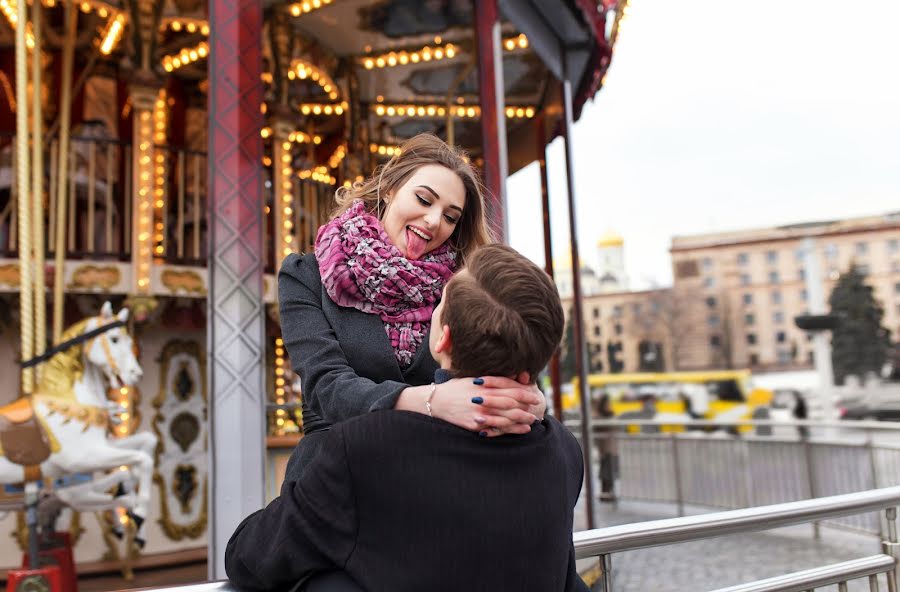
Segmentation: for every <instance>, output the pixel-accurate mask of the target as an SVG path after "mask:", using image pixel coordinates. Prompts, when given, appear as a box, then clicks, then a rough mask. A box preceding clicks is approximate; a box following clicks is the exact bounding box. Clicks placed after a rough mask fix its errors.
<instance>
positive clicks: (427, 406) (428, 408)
mask: <svg viewBox="0 0 900 592" xmlns="http://www.w3.org/2000/svg"><path fill="white" fill-rule="evenodd" d="M436 390H437V385H436V384H435V383H433V382H432V383H431V392H430V393H428V398H427V399H425V411H427V412H428V417H434V415H432V413H431V399H432V398H434V392H435V391H436Z"/></svg>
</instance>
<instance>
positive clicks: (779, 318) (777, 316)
mask: <svg viewBox="0 0 900 592" xmlns="http://www.w3.org/2000/svg"><path fill="white" fill-rule="evenodd" d="M772 320H773V321H775V324H777V325H780V324H781V323H783V322H784V313H783V312H781V311H780V310H777V311H775V313H774V314H773V315H772Z"/></svg>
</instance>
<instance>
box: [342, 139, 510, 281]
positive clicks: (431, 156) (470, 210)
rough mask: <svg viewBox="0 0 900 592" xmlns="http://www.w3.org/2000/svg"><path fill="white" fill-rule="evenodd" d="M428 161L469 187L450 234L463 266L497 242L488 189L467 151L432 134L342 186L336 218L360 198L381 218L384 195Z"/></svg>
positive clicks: (367, 208)
mask: <svg viewBox="0 0 900 592" xmlns="http://www.w3.org/2000/svg"><path fill="white" fill-rule="evenodd" d="M427 164H437V165H441V166H443V167H446V168H448V169H450V170H451V171H453V172H454V173H456V175H457V176H458V177H459V178H460V180H461V181H462V183H463V187H465V190H466V203H465V206H464V207H463V213H462V216H461V217H460V219H459V222H458V223H457V225H456V228H455V229H454V230H453V234H451V235H450V238H449V239H448V243H449V244H450V246H452V247H453V248H454V249H456V252H457V254H458V257H459V263H460V266H462V265H464V264H465V261H466V258H467V257H468V256H469V255H470V254H471V253H472V252H473V251H474V250H475V249H477V248H478V247H481V246H483V245H486V244H489V243H492V242H494V240H493V237H492V236H491V233H490V231H489V230H488V226H487V222H486V221H485V213H484V192H483V190H482V185H481V180H480V179H479V178H478V173H476V172H475V169H474V168H473V167H472V165H471V164H469V161H468V159H467V158H466V155H465V153H464V152H462V151H460V150H457V149H454V148H451V147H450V146H448V145H447V143H446V142H444V141H443V140H441V139H440V138H438V137H437V136H434V135H431V134H419V135H417V136H415V137H413V138H410V139H409V140H407V141H406V142H404V143H403V145H402V146H400V152H399V153H398V154H395V155H394V157H393V158H391V160H390V161H389V162H388V163H387V164H384V165H381V166H379V167H378V168H376V169H375V172H374V173H373V174H372V176H371V177H369V178H368V179H366V180H364V181H358V182H356V183H354V184H353V185H352V186H351V187H341V188H340V189H338V190H337V192H336V194H335V201H336V202H337V209H336V210H335V211H334V213H333V214H332V218H333V217H335V216H339V215H341V214H342V213H344V212H345V211H346V210H347V208H349V207H350V205H351V204H352V203H353V202H354V201H355V200H357V199H361V200H362V201H363V202H365V204H366V211H368V212H369V213H370V214H372V215H375V216H378V217H379V218H380V217H381V215H382V214H383V213H384V210H385V205H384V199H385V197H387V196H388V195H391V194H392V193H394V192H395V191H396V190H397V189H399V188H400V187H402V186H403V184H404V183H406V182H407V181H408V180H409V178H410V177H411V176H412V175H413V173H415V172H416V170H418V169H419V167H422V166H425V165H427Z"/></svg>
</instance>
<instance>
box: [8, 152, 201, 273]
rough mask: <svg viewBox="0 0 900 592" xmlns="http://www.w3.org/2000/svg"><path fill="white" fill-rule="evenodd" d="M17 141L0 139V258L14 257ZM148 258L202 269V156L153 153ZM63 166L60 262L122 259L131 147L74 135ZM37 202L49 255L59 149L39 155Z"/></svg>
mask: <svg viewBox="0 0 900 592" xmlns="http://www.w3.org/2000/svg"><path fill="white" fill-rule="evenodd" d="M14 143H15V136H14V135H10V134H0V256H4V257H16V256H17V254H18V244H17V238H18V237H17V235H18V228H17V221H16V215H17V211H16V197H17V195H18V187H17V186H16V183H17V179H16V175H15V170H16V151H15V150H13V149H12V147H13V145H14ZM154 152H155V162H154V179H153V185H154V192H155V194H154V198H155V199H154V201H155V202H156V204H155V205H156V224H157V226H156V227H155V228H154V235H155V236H156V237H158V240H157V241H156V242H155V244H156V245H157V246H159V247H161V251H156V252H154V255H156V256H157V257H159V258H160V259H163V260H165V261H167V262H170V263H176V264H182V265H205V262H206V252H207V245H206V241H207V228H206V219H207V215H206V207H207V206H206V203H207V199H206V196H207V182H206V176H207V158H206V154H205V153H204V152H198V151H194V150H188V149H184V148H176V147H171V146H156V147H155V148H154ZM68 161H69V162H68V164H67V167H66V183H65V190H64V196H63V199H65V200H67V201H66V206H67V207H66V220H65V221H64V224H65V225H66V258H67V259H81V258H91V259H119V260H128V259H129V258H130V256H131V247H132V240H131V239H132V224H133V220H132V183H133V168H134V167H133V162H132V147H131V145H129V144H126V143H123V142H120V141H118V140H113V139H109V138H105V137H95V136H85V137H82V136H77V135H76V136H73V137H72V138H71V145H70V150H69V157H68ZM44 162H45V163H46V170H45V173H44V175H43V181H44V187H43V196H42V199H43V202H44V205H45V208H44V211H45V212H46V220H45V222H46V225H45V228H46V229H47V239H46V240H45V244H46V246H47V253H48V254H50V253H53V251H54V249H55V245H54V242H53V240H52V238H53V237H54V236H55V229H56V224H57V220H56V216H57V203H58V199H59V195H57V194H58V193H59V191H58V181H57V177H58V174H59V142H58V141H57V140H55V139H54V140H52V141H51V142H49V143H48V145H47V150H46V153H45V155H44Z"/></svg>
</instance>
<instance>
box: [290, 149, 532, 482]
mask: <svg viewBox="0 0 900 592" xmlns="http://www.w3.org/2000/svg"><path fill="white" fill-rule="evenodd" d="M336 201H337V203H338V208H337V210H336V212H335V214H334V216H333V217H332V219H331V221H330V222H328V223H327V224H325V225H324V226H322V227H321V228H320V229H319V234H318V237H317V238H316V244H315V248H314V253H312V254H307V255H303V256H300V255H290V256H288V257H287V258H286V259H285V260H284V263H283V264H282V267H281V271H280V273H279V283H278V290H279V300H280V303H281V304H280V305H281V330H282V337H283V339H284V343H285V346H286V348H287V350H288V354H289V355H290V358H291V363H292V365H293V368H294V370H295V371H296V372H297V374H299V375H300V377H301V380H302V386H303V388H302V391H303V426H304V432H305V435H304V437H303V439H302V440H301V441H300V444H299V445H298V446H297V448H296V449H295V450H294V453H293V454H292V455H291V460H290V462H289V463H288V467H287V471H286V475H285V480H287V481H291V480H296V479H301V478H303V470H304V467H305V466H306V465H307V464H308V461H309V459H310V458H312V456H313V455H315V454H316V450H317V446H318V441H319V439H318V438H317V435H318V434H321V433H322V432H323V431H324V430H327V429H329V427H330V426H331V425H332V424H333V423H336V422H340V421H343V420H345V419H349V418H351V417H354V416H356V415H361V414H363V413H367V412H370V411H376V410H382V409H400V410H406V411H415V412H418V413H423V414H430V415H433V416H434V417H438V418H440V419H443V420H445V421H448V422H450V423H453V424H455V425H458V426H460V427H463V428H465V429H468V430H471V431H474V432H478V433H479V434H484V435H486V436H497V435H502V434H504V433H526V432H528V431H530V429H531V424H532V423H533V422H534V421H535V419H536V418H543V415H544V410H545V408H546V403H545V402H544V399H543V396H541V394H540V392H539V391H538V390H537V388H536V387H535V386H533V385H532V386H525V385H524V384H520V383H519V382H517V381H515V380H512V379H510V378H504V377H483V378H478V379H475V380H474V381H473V380H472V379H453V380H450V381H449V382H445V383H442V384H439V385H436V384H434V372H435V370H436V369H437V364H436V363H435V362H434V360H433V359H432V358H431V355H430V353H429V351H428V343H427V335H428V325H429V321H430V319H431V312H432V310H433V309H434V307H435V306H436V304H437V301H438V299H439V298H440V294H441V290H442V289H443V286H444V284H445V283H446V282H447V281H448V280H449V279H450V277H451V276H452V274H453V272H454V271H455V270H456V269H459V268H461V267H462V266H463V265H464V264H465V260H466V257H467V256H468V255H469V254H470V253H472V252H473V250H474V249H476V248H477V247H479V246H481V245H484V244H486V243H488V242H490V236H489V234H488V231H487V228H486V224H485V218H484V207H483V206H484V202H483V196H482V193H481V186H480V183H479V181H478V177H477V175H476V173H475V171H474V169H473V168H472V167H471V165H469V163H468V162H467V161H466V159H465V158H464V157H463V155H462V154H461V153H459V152H457V151H455V150H454V149H452V148H450V147H449V146H448V145H447V144H445V143H444V142H442V141H441V140H440V139H438V138H436V137H435V136H431V135H426V134H422V135H419V136H416V137H414V138H412V139H411V140H408V141H407V142H406V143H405V144H403V146H401V150H400V153H399V154H398V155H395V156H394V157H393V158H392V159H391V161H390V162H389V163H387V164H386V165H384V166H382V167H381V168H380V169H379V170H377V171H376V173H375V174H374V175H373V176H372V177H371V178H370V179H368V180H366V181H364V182H362V183H357V184H356V185H354V186H353V187H351V188H349V189H346V190H344V189H341V190H338V193H337V195H336ZM520 378H526V377H520ZM522 382H528V381H527V378H526V379H525V380H522ZM462 394H464V395H466V396H465V397H463V396H461V395H462ZM411 444H413V443H411Z"/></svg>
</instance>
